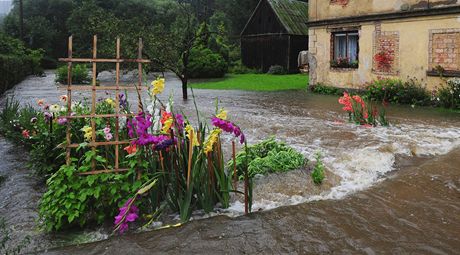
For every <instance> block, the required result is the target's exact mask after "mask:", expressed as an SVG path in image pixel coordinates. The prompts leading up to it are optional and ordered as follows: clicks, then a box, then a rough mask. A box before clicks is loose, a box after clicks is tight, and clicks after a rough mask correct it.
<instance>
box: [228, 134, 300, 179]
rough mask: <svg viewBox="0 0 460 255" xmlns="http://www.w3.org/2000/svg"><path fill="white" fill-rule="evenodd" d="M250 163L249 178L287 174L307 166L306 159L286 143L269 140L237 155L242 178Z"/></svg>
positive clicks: (230, 162)
mask: <svg viewBox="0 0 460 255" xmlns="http://www.w3.org/2000/svg"><path fill="white" fill-rule="evenodd" d="M246 160H247V161H248V164H249V165H248V171H249V177H250V178H252V177H254V176H255V175H257V174H261V175H266V174H269V173H277V172H286V171H289V170H295V169H299V168H301V167H303V166H304V165H305V164H306V159H305V157H304V156H303V155H302V154H301V153H300V152H297V151H296V150H294V149H293V148H291V147H289V146H287V145H286V144H285V143H282V142H277V141H275V138H273V137H272V138H269V139H267V140H265V141H262V142H260V143H258V144H255V145H252V146H248V148H247V152H246V151H241V152H239V153H238V154H237V155H236V168H237V171H238V175H239V176H240V178H242V177H243V174H244V172H243V171H244V166H245V162H246ZM227 167H228V168H230V169H231V168H233V160H230V161H229V162H228V163H227Z"/></svg>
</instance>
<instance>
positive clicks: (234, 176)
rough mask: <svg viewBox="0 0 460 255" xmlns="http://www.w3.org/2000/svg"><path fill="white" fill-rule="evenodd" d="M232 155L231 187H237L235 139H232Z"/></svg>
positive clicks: (235, 188)
mask: <svg viewBox="0 0 460 255" xmlns="http://www.w3.org/2000/svg"><path fill="white" fill-rule="evenodd" d="M232 155H233V189H234V190H237V189H238V186H237V185H238V176H237V175H236V174H237V173H236V145H235V141H232Z"/></svg>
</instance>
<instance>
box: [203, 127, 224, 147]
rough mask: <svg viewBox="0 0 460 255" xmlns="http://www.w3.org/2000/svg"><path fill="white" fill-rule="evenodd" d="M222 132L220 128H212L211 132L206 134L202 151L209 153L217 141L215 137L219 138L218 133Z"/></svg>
mask: <svg viewBox="0 0 460 255" xmlns="http://www.w3.org/2000/svg"><path fill="white" fill-rule="evenodd" d="M221 132H222V130H221V129H220V128H216V129H214V130H212V132H211V134H210V135H209V136H208V139H207V140H206V142H205V143H204V152H205V153H209V152H211V151H212V149H213V147H214V144H215V143H217V139H219V135H220V133H221Z"/></svg>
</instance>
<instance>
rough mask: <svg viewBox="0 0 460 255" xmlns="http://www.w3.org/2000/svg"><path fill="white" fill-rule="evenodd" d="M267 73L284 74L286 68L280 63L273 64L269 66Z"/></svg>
mask: <svg viewBox="0 0 460 255" xmlns="http://www.w3.org/2000/svg"><path fill="white" fill-rule="evenodd" d="M267 73H268V74H273V75H283V74H286V73H287V72H286V69H285V68H284V67H282V66H280V65H274V66H270V68H269V69H268V72H267Z"/></svg>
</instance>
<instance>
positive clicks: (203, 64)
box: [188, 47, 228, 78]
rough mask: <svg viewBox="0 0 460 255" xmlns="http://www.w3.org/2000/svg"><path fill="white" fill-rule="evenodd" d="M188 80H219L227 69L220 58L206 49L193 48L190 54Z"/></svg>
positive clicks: (225, 63) (224, 62)
mask: <svg viewBox="0 0 460 255" xmlns="http://www.w3.org/2000/svg"><path fill="white" fill-rule="evenodd" d="M188 67H189V76H190V78H220V77H223V76H224V75H225V73H226V72H227V69H228V65H227V62H226V61H225V60H224V58H223V57H222V56H220V55H219V54H217V53H214V52H212V51H211V50H210V49H208V48H204V47H195V48H193V49H192V50H191V52H190V63H189V66H188Z"/></svg>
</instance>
